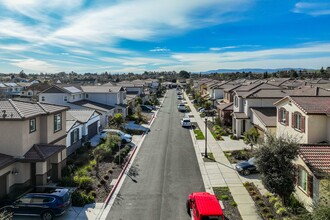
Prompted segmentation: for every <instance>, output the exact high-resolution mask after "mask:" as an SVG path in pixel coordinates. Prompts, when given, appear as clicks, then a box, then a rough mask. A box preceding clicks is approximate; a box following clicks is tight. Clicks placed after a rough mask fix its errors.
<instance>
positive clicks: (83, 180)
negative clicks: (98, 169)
mask: <svg viewBox="0 0 330 220" xmlns="http://www.w3.org/2000/svg"><path fill="white" fill-rule="evenodd" d="M73 179H74V182H75V183H76V184H78V185H79V188H80V189H83V190H86V191H90V190H92V189H93V179H92V178H91V177H89V176H81V177H78V176H75V177H74V178H73Z"/></svg>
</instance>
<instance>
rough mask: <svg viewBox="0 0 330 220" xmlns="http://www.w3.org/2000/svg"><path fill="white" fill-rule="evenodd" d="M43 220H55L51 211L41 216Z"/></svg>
mask: <svg viewBox="0 0 330 220" xmlns="http://www.w3.org/2000/svg"><path fill="white" fill-rule="evenodd" d="M41 219H42V220H53V219H54V214H53V213H52V212H51V211H45V212H43V213H42V214H41Z"/></svg>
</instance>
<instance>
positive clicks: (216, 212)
mask: <svg viewBox="0 0 330 220" xmlns="http://www.w3.org/2000/svg"><path fill="white" fill-rule="evenodd" d="M186 208H187V213H188V214H189V215H190V216H191V219H193V220H204V219H209V220H225V216H224V214H223V210H222V208H221V206H220V203H219V201H218V199H217V197H216V196H215V195H213V194H210V193H208V192H193V193H191V194H189V196H188V199H187V202H186Z"/></svg>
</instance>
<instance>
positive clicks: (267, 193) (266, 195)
mask: <svg viewBox="0 0 330 220" xmlns="http://www.w3.org/2000/svg"><path fill="white" fill-rule="evenodd" d="M271 196H273V194H272V193H270V192H266V193H265V197H266V198H269V197H271Z"/></svg>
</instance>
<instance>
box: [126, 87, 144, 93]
mask: <svg viewBox="0 0 330 220" xmlns="http://www.w3.org/2000/svg"><path fill="white" fill-rule="evenodd" d="M126 91H127V92H137V94H138V95H140V94H142V93H143V88H142V87H126Z"/></svg>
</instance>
